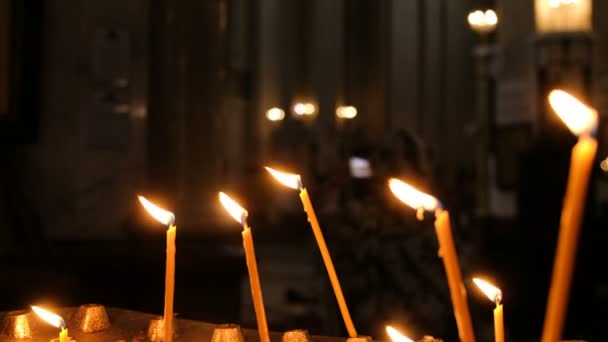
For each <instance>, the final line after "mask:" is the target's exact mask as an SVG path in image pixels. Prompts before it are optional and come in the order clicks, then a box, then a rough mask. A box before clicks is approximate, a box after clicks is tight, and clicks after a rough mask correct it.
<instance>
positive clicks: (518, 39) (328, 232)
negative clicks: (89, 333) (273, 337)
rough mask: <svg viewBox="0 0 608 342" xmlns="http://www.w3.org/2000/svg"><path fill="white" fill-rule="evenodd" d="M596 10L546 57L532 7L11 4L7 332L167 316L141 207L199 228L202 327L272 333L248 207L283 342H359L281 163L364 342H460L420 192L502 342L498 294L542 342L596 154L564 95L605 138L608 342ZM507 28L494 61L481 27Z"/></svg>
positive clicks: (1, 202) (595, 294) (184, 297)
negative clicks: (255, 299) (251, 272)
mask: <svg viewBox="0 0 608 342" xmlns="http://www.w3.org/2000/svg"><path fill="white" fill-rule="evenodd" d="M593 6H594V15H593V23H594V24H593V31H594V32H593V34H591V35H590V34H554V35H548V36H538V35H536V34H535V28H534V8H533V4H532V2H531V1H528V0H509V1H507V0H504V1H473V0H386V1H372V0H336V1H326V0H308V1H307V0H294V1H280V0H252V1H247V0H210V1H194V0H183V1H169V0H158V1H148V0H133V1H118V0H104V1H87V2H82V1H77V0H57V1H47V2H45V1H35V0H26V1H12V0H0V21H1V22H0V55H1V56H0V57H1V58H0V73H2V75H0V76H2V77H1V78H0V82H1V83H0V141H1V145H0V151H1V153H2V154H1V156H2V163H1V164H0V267H1V278H0V293H1V295H0V311H4V310H13V309H21V308H26V307H27V306H28V305H30V304H35V303H43V304H47V305H49V306H53V305H54V306H73V305H79V304H83V303H91V302H97V303H102V304H105V305H107V306H115V307H122V308H128V309H133V310H140V311H145V312H150V313H158V314H161V313H162V301H163V284H164V280H163V276H164V243H165V241H164V229H165V228H164V227H162V226H161V225H159V224H157V223H155V222H153V221H152V219H151V218H150V217H149V216H148V215H147V214H146V213H145V212H144V211H143V210H142V209H141V208H140V206H139V204H138V202H137V200H136V194H142V195H145V196H147V197H148V198H149V199H151V200H152V201H153V202H155V203H157V204H158V205H160V206H162V207H164V208H167V209H169V210H172V211H173V212H175V214H176V217H177V225H178V233H177V266H176V295H175V311H176V312H177V313H178V315H179V317H185V318H191V319H198V320H204V321H209V322H214V323H222V322H236V323H240V324H242V325H243V326H245V327H254V326H255V317H254V315H253V309H252V306H251V298H250V294H249V285H248V279H247V272H246V267H245V261H244V256H243V253H242V248H241V243H242V242H241V238H240V234H239V232H240V227H239V226H238V224H237V223H236V222H234V221H232V220H231V219H230V217H229V216H228V215H226V213H225V212H224V211H223V209H222V208H221V207H220V206H219V203H218V201H217V192H218V191H226V192H228V193H229V194H230V195H231V196H234V198H236V199H238V200H239V201H240V203H241V204H242V205H243V206H245V207H246V208H247V209H248V211H249V213H250V224H251V226H252V227H253V234H254V239H255V243H256V251H257V254H258V263H259V267H260V273H261V282H262V287H263V291H264V297H265V300H266V310H267V316H268V320H269V325H270V328H271V329H272V330H277V331H281V330H286V329H294V328H306V329H308V330H309V331H311V332H312V333H315V334H326V335H339V336H344V335H345V334H346V332H345V330H344V328H343V325H342V323H341V318H340V316H339V312H338V309H337V306H336V305H335V300H334V298H333V294H332V292H331V289H330V286H329V284H328V281H327V277H326V273H325V270H324V269H323V265H322V264H321V260H320V255H319V253H318V249H317V247H316V245H315V242H314V240H313V237H312V232H311V231H310V228H309V226H308V224H307V222H306V218H305V215H304V213H303V212H302V209H301V204H300V203H299V199H298V196H297V192H295V191H292V190H289V189H286V188H282V187H281V186H279V185H277V183H276V182H274V181H273V180H272V179H270V176H269V175H268V174H266V172H265V171H264V170H263V168H262V167H263V166H264V165H275V166H280V167H282V168H284V169H286V170H293V171H294V172H297V173H300V174H301V175H302V177H303V180H304V184H305V185H306V186H307V188H308V189H309V192H310V194H311V198H312V201H313V203H314V205H315V207H316V210H317V214H318V216H319V219H320V221H321V225H322V227H323V229H324V232H325V236H326V239H327V241H328V245H329V247H330V250H331V252H332V256H333V258H334V262H335V264H336V268H337V271H338V274H339V276H340V279H341V282H342V285H343V288H344V291H345V295H346V299H347V302H348V304H349V307H350V310H351V313H352V316H353V319H354V322H355V325H356V327H357V329H358V331H359V333H360V334H364V335H371V336H373V337H374V338H376V339H379V340H384V339H386V337H385V335H384V332H383V330H382V328H383V326H384V324H387V323H391V324H394V325H396V326H398V327H400V328H402V329H403V330H404V331H405V332H407V334H408V335H410V336H411V337H415V338H419V337H421V336H422V335H425V334H428V335H434V336H437V337H442V338H444V339H445V340H448V341H454V340H456V339H457V334H456V328H455V324H454V319H453V315H452V311H451V303H450V300H449V293H448V288H447V282H446V279H445V275H444V272H443V268H442V264H441V260H440V259H439V258H438V257H437V242H436V238H435V236H434V229H433V227H432V222H433V220H432V215H426V218H425V220H424V221H423V222H418V221H417V220H416V219H415V213H414V211H413V210H411V209H409V208H406V207H404V206H403V205H402V204H400V203H398V202H397V201H396V200H395V199H394V198H393V196H392V195H391V194H390V193H388V190H387V187H386V179H387V178H388V177H399V178H401V179H403V180H406V181H408V182H411V183H412V184H416V185H417V186H419V187H420V188H421V189H423V190H425V191H427V192H429V193H431V194H433V195H435V196H437V197H438V198H439V199H440V200H441V201H442V202H443V203H444V205H445V206H446V208H448V209H449V211H450V213H451V216H452V221H453V222H452V224H453V230H454V236H455V239H456V245H457V250H458V253H459V257H460V263H461V267H462V271H463V275H464V277H465V280H466V282H467V283H466V285H467V288H468V289H469V305H470V309H471V313H472V315H473V320H474V324H475V328H476V335H477V338H478V341H491V340H492V339H493V327H492V309H493V305H492V303H490V302H489V301H488V300H487V299H486V298H485V297H483V296H482V295H480V294H479V292H478V291H477V289H475V288H473V287H472V286H471V285H472V283H471V281H470V279H471V278H472V277H473V276H477V275H483V276H485V277H487V278H488V279H491V280H492V281H494V282H495V283H496V284H497V285H498V286H500V287H501V288H502V290H503V294H504V306H505V324H506V331H507V339H508V340H511V341H533V340H538V337H539V336H540V334H541V331H542V322H543V317H544V310H545V303H546V298H547V295H548V286H549V282H550V275H551V268H552V262H553V256H554V250H555V245H556V237H557V233H558V227H559V216H560V210H561V205H562V199H563V194H564V190H565V182H566V179H567V171H568V165H569V155H570V149H571V147H572V146H573V145H574V143H575V142H576V138H575V137H574V136H572V134H571V133H570V132H569V131H568V130H567V129H566V128H565V126H564V125H563V124H562V123H561V122H560V121H559V119H558V118H557V117H556V116H555V115H554V114H553V112H552V111H551V110H550V109H549V108H547V104H546V94H548V92H549V91H550V90H551V89H553V88H554V87H558V86H559V87H564V88H566V89H568V90H570V91H572V92H573V93H575V94H577V95H578V96H580V97H581V98H582V99H584V100H585V101H586V102H588V103H590V104H592V105H593V106H594V107H596V108H597V109H598V112H599V114H600V117H601V119H600V128H599V130H598V140H599V150H598V156H597V160H596V162H595V163H594V168H593V174H592V179H591V182H590V184H591V185H590V189H589V195H588V199H587V205H586V211H585V219H584V224H583V228H582V235H581V241H580V242H579V253H578V256H577V263H576V271H575V275H574V282H573V288H572V295H571V300H570V305H569V311H568V317H567V322H566V328H565V332H564V338H568V339H579V338H580V339H586V340H589V341H601V340H605V339H606V338H607V337H608V336H607V334H606V332H605V329H603V327H602V323H603V322H602V321H601V320H600V318H601V317H603V316H594V315H595V314H594V313H593V312H596V311H598V309H601V308H602V307H604V306H605V305H606V304H608V279H607V277H606V274H605V272H604V266H603V264H604V262H605V260H606V258H605V256H604V255H603V252H604V245H605V244H606V242H607V241H608V238H607V236H606V235H607V233H606V231H605V229H603V228H604V227H605V222H606V219H607V217H606V215H607V213H608V212H607V210H606V209H607V204H608V188H607V186H608V184H607V178H606V173H605V172H604V171H602V170H601V168H600V161H601V160H602V159H604V158H605V157H606V155H607V153H606V149H605V147H604V146H606V144H605V139H606V136H607V133H608V131H607V130H606V127H607V126H606V124H605V119H604V118H605V113H606V109H607V106H608V103H607V102H606V101H605V100H604V99H605V94H606V92H607V90H608V89H607V88H608V78H607V76H606V75H608V44H607V43H606V41H607V37H608V25H606V24H605V23H606V21H607V19H608V18H604V16H606V15H608V8H607V6H608V4H607V3H606V2H605V1H602V0H596V1H594V5H593ZM490 7H491V8H494V9H495V10H496V11H497V13H498V15H499V25H498V29H497V31H496V32H495V33H492V34H490V35H489V36H487V37H485V39H483V40H482V39H480V37H479V36H478V35H476V34H475V32H473V31H472V30H471V29H470V28H469V27H468V26H467V23H466V17H467V14H468V13H469V11H471V10H473V9H476V8H490ZM296 102H312V103H314V104H315V106H316V108H317V111H316V113H315V115H313V116H312V117H310V118H308V117H307V118H298V117H297V116H294V115H292V110H291V108H292V107H293V105H294V104H295V103H296ZM339 105H353V106H355V107H356V108H357V110H358V115H357V116H356V117H355V118H354V119H352V120H345V119H339V118H336V115H335V109H336V106H339ZM272 107H279V108H282V109H283V110H284V111H285V113H286V116H285V119H284V120H282V121H279V122H271V121H268V120H267V119H266V118H265V116H264V115H265V112H266V110H268V109H269V108H272ZM353 156H356V157H360V158H365V159H367V160H368V161H369V162H370V163H371V166H372V170H373V176H372V177H371V178H366V179H359V178H355V177H353V175H352V174H351V173H350V172H349V168H348V160H349V158H350V157H353ZM596 317H597V319H595V318H596Z"/></svg>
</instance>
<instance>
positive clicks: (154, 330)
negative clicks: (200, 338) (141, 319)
mask: <svg viewBox="0 0 608 342" xmlns="http://www.w3.org/2000/svg"><path fill="white" fill-rule="evenodd" d="M146 335H147V336H148V340H149V341H150V342H161V341H163V340H164V339H165V319H164V318H163V317H162V316H160V317H157V318H154V319H151V320H150V322H149V323H148V330H147V334H146ZM177 335H178V327H177V323H176V321H175V320H174V321H173V337H175V336H177Z"/></svg>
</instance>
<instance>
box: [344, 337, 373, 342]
mask: <svg viewBox="0 0 608 342" xmlns="http://www.w3.org/2000/svg"><path fill="white" fill-rule="evenodd" d="M346 342H372V338H371V336H357V337H349V338H347V339H346Z"/></svg>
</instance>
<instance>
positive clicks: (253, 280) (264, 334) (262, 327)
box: [242, 224, 270, 342]
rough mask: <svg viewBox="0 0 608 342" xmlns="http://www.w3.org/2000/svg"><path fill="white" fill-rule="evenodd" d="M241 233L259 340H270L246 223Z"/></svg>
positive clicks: (251, 240) (256, 266)
mask: <svg viewBox="0 0 608 342" xmlns="http://www.w3.org/2000/svg"><path fill="white" fill-rule="evenodd" d="M242 235H243V247H244V248H245V259H246V262H247V270H248V272H249V283H250V285H251V297H252V298H253V308H254V310H255V317H256V319H257V322H258V333H259V335H260V341H261V342H270V337H269V334H268V324H267V322H266V311H265V310H264V297H263V296H262V287H261V286H260V277H259V275H258V264H257V261H256V258H255V250H254V248H253V238H252V236H251V229H250V228H249V227H248V226H247V224H245V225H244V227H243V233H242Z"/></svg>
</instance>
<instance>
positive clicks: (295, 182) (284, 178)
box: [264, 166, 302, 190]
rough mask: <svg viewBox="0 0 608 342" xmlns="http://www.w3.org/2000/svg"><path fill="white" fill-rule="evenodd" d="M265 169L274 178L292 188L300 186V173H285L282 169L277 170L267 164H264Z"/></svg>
mask: <svg viewBox="0 0 608 342" xmlns="http://www.w3.org/2000/svg"><path fill="white" fill-rule="evenodd" d="M264 168H265V169H266V171H268V172H270V174H271V175H272V176H273V177H274V178H276V179H277V180H278V181H279V182H280V183H281V184H283V185H285V186H288V187H290V188H292V189H296V190H297V189H299V188H301V187H302V178H301V177H300V175H297V174H295V173H287V172H282V171H277V170H275V169H273V168H270V167H268V166H264Z"/></svg>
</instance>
